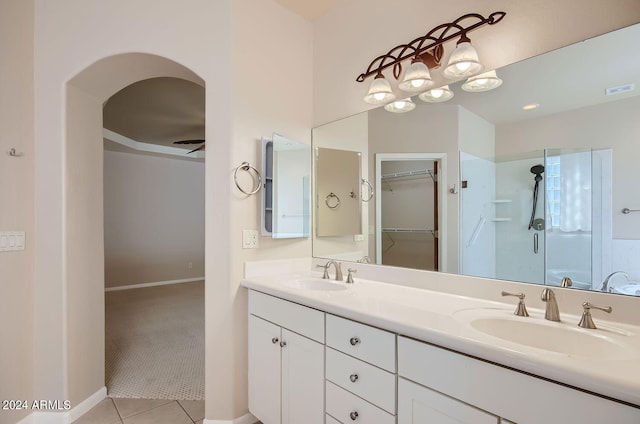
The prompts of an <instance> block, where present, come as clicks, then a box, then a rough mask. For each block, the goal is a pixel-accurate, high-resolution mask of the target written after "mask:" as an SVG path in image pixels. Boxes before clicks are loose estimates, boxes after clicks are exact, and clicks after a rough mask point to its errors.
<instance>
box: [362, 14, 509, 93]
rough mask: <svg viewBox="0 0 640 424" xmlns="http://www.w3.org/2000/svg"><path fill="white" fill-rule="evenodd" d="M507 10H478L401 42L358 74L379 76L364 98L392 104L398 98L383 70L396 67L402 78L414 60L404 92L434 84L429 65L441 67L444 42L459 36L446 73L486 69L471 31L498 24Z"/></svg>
mask: <svg viewBox="0 0 640 424" xmlns="http://www.w3.org/2000/svg"><path fill="white" fill-rule="evenodd" d="M505 15H506V13H505V12H494V13H492V14H490V15H489V16H488V17H486V18H485V17H483V16H482V15H479V14H477V13H469V14H467V15H464V16H461V17H459V18H458V19H456V20H455V21H453V22H450V23H445V24H441V25H438V26H437V27H435V28H433V29H432V30H430V31H429V32H428V33H427V34H426V35H424V36H422V37H418V38H416V39H415V40H413V41H411V42H410V43H408V44H400V45H398V46H396V47H394V48H393V49H391V50H389V51H388V52H387V53H386V54H383V55H381V56H378V57H376V58H375V59H373V60H372V61H371V63H370V64H369V66H368V67H367V70H366V71H365V72H363V73H362V74H360V75H358V77H357V78H356V81H358V82H364V81H365V80H366V79H367V78H369V77H372V76H375V78H374V80H373V81H372V83H371V86H370V87H369V91H368V92H367V95H366V96H365V97H364V101H365V102H367V103H371V104H382V103H388V102H390V101H392V100H393V99H394V97H392V96H393V92H392V90H391V84H389V81H387V80H386V79H385V77H384V75H383V74H382V71H384V70H386V69H388V68H392V74H393V77H394V78H395V79H396V80H399V79H400V75H401V74H402V64H403V62H404V61H406V60H409V59H411V65H410V66H409V69H408V71H407V73H406V74H405V76H404V78H403V80H402V81H401V82H400V84H399V88H400V89H401V90H403V91H408V92H418V91H423V90H425V89H427V88H429V87H430V85H431V84H432V82H431V75H430V73H429V66H431V68H432V69H433V68H437V67H439V66H440V61H441V59H442V56H443V51H444V44H445V43H447V42H449V41H452V40H455V39H458V41H457V44H456V48H455V50H454V51H453V52H452V53H451V56H450V58H449V61H448V64H447V66H446V67H445V69H444V72H443V73H444V76H445V77H447V78H450V79H460V78H465V77H469V76H471V75H474V74H477V73H479V72H481V71H482V69H483V66H482V64H481V63H480V61H479V60H478V54H477V52H476V50H475V48H474V47H473V46H472V45H471V41H470V40H469V37H468V35H467V34H468V33H469V32H471V31H473V30H475V29H478V28H480V27H482V26H484V25H495V24H497V23H498V22H500V21H501V20H502V18H504V16H505Z"/></svg>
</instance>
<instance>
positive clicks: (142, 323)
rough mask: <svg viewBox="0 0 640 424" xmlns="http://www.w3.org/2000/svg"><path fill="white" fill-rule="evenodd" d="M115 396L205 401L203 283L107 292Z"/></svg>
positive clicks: (110, 382) (109, 374) (108, 365)
mask: <svg viewBox="0 0 640 424" xmlns="http://www.w3.org/2000/svg"><path fill="white" fill-rule="evenodd" d="M105 298H106V300H105V379H106V386H107V394H108V396H109V397H114V398H134V399H174V400H203V399H204V282H202V281H200V282H195V283H182V284H172V285H166V286H156V287H146V288H139V289H131V290H122V291H113V292H107V293H105Z"/></svg>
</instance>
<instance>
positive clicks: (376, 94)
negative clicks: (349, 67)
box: [373, 93, 387, 101]
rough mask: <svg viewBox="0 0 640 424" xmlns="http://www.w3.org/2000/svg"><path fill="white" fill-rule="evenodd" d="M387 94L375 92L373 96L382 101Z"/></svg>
mask: <svg viewBox="0 0 640 424" xmlns="http://www.w3.org/2000/svg"><path fill="white" fill-rule="evenodd" d="M386 96H387V94H386V93H375V94H374V95H373V97H375V99H376V100H378V101H382V100H384V98H385V97H386Z"/></svg>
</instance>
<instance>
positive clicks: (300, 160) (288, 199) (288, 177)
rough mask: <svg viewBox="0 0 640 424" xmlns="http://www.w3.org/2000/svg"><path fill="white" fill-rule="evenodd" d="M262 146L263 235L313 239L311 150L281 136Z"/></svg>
mask: <svg viewBox="0 0 640 424" xmlns="http://www.w3.org/2000/svg"><path fill="white" fill-rule="evenodd" d="M262 143H263V146H262V149H263V154H262V156H263V164H262V169H263V173H264V181H263V185H264V186H263V190H262V196H263V197H262V205H263V214H262V221H263V223H262V233H263V235H268V234H271V237H273V238H301V237H309V234H310V231H309V230H310V226H311V181H310V179H311V162H310V160H309V156H310V153H311V148H310V146H309V145H308V144H304V143H300V142H297V141H293V140H289V139H288V138H286V137H283V136H281V135H278V134H273V138H272V139H271V140H268V139H263V140H262Z"/></svg>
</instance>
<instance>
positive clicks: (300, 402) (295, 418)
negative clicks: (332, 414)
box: [257, 329, 324, 424]
mask: <svg viewBox="0 0 640 424" xmlns="http://www.w3.org/2000/svg"><path fill="white" fill-rule="evenodd" d="M282 341H283V342H284V343H286V344H285V345H284V346H283V347H282V424H301V423H305V424H323V423H324V346H323V345H321V344H320V343H318V342H314V341H313V340H311V339H307V338H306V337H302V336H300V335H298V334H296V333H292V332H291V331H288V330H286V329H282ZM257 418H260V417H257ZM265 424H268V423H265Z"/></svg>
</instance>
